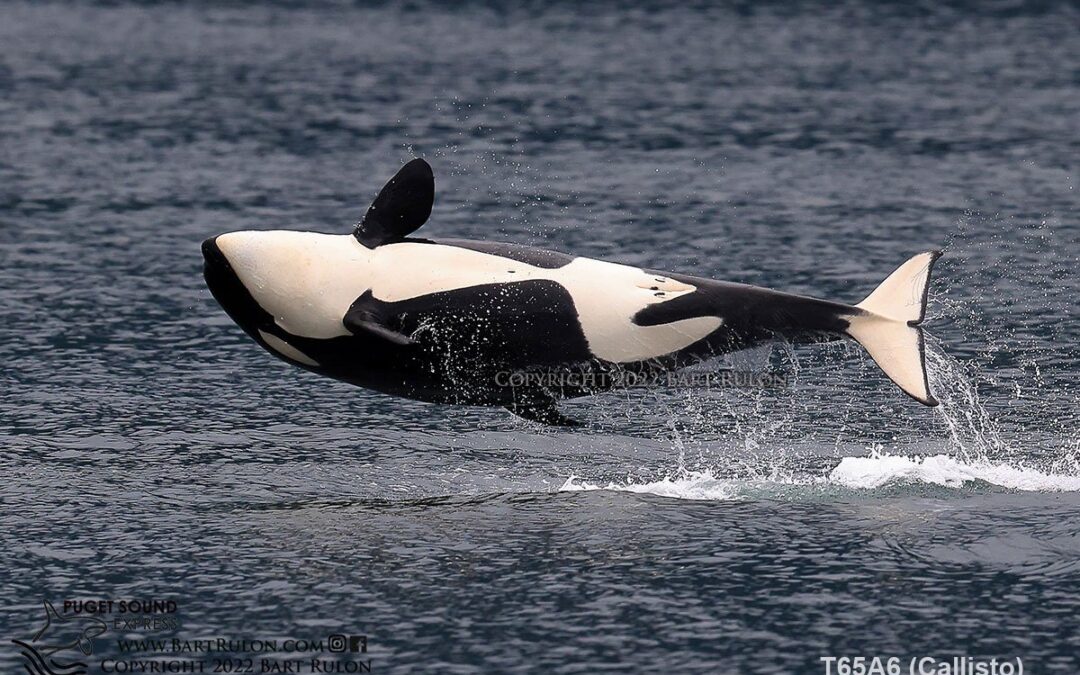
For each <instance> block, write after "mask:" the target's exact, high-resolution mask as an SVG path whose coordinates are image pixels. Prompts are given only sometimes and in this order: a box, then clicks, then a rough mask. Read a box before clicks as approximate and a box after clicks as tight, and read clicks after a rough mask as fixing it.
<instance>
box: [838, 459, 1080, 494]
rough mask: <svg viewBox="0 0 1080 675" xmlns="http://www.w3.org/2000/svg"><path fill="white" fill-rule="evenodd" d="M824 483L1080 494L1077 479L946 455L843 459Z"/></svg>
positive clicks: (877, 486)
mask: <svg viewBox="0 0 1080 675" xmlns="http://www.w3.org/2000/svg"><path fill="white" fill-rule="evenodd" d="M828 481H829V482H830V483H834V484H837V485H842V486H844V487H848V488H855V489H863V490H866V489H871V490H872V489H874V488H879V487H882V486H885V485H891V484H892V485H895V484H898V483H906V484H912V483H924V484H931V485H942V486H945V487H950V488H959V487H963V486H964V485H965V484H972V483H977V482H979V481H981V482H984V483H988V484H990V485H995V486H998V487H1002V488H1006V489H1010V490H1022V491H1032V492H1076V491H1080V476H1071V475H1062V474H1054V473H1043V472H1042V471H1039V470H1037V469H1032V468H1026V467H1019V466H1011V465H1009V464H1005V463H998V464H995V463H992V462H990V461H987V460H976V461H971V462H965V461H963V460H959V459H956V458H954V457H948V456H946V455H933V456H930V457H908V456H905V455H886V454H879V453H876V452H875V453H873V454H872V455H871V456H869V457H845V458H843V459H842V460H840V464H838V465H837V466H836V468H835V469H833V470H832V471H831V472H830V473H829V477H828Z"/></svg>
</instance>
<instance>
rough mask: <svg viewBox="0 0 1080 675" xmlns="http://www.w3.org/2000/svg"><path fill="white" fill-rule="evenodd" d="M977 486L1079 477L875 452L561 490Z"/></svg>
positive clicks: (723, 497)
mask: <svg viewBox="0 0 1080 675" xmlns="http://www.w3.org/2000/svg"><path fill="white" fill-rule="evenodd" d="M980 484H983V485H989V486H993V487H997V488H1002V489H1006V490H1018V491H1024V492H1080V476H1078V475H1069V474H1055V473H1046V472H1043V471H1039V470H1038V469H1034V468H1028V467H1023V466H1012V465H1010V464H1005V463H997V464H995V463H992V462H989V461H985V460H982V461H972V462H965V461H962V460H959V459H956V458H953V457H948V456H946V455H932V456H928V457H919V456H907V455H888V454H883V453H878V452H875V453H873V454H871V455H870V456H869V457H844V458H842V459H841V460H840V463H839V464H837V465H836V467H835V468H833V469H832V471H830V472H829V473H828V474H827V475H826V476H802V477H799V476H787V477H772V478H769V479H767V480H765V479H759V478H753V479H733V478H718V477H717V476H716V475H715V474H714V473H713V472H712V471H709V470H706V471H687V470H679V471H678V472H676V473H675V474H674V475H670V476H664V477H663V478H661V479H660V480H656V481H642V482H635V481H630V480H628V481H626V482H624V483H618V482H608V483H594V482H589V481H586V480H583V479H580V478H577V477H575V476H571V477H569V478H567V479H566V482H564V483H563V485H562V487H560V488H559V491H560V492H579V491H588V490H609V491H616V492H633V493H637V494H652V495H657V496H661V497H672V498H675V499H692V500H706V501H730V500H739V499H749V498H770V497H772V498H776V497H786V498H791V497H792V496H797V495H798V494H799V493H800V492H801V493H803V494H805V495H806V496H813V495H814V494H820V493H821V491H822V490H828V489H829V488H843V489H848V490H856V491H860V492H871V491H873V490H878V489H881V488H885V487H889V488H892V487H896V486H903V485H909V486H910V485H937V486H942V487H946V488H953V489H960V488H963V487H972V486H978V485H980ZM800 488H801V489H800ZM793 493H794V494H793ZM890 494H891V492H890Z"/></svg>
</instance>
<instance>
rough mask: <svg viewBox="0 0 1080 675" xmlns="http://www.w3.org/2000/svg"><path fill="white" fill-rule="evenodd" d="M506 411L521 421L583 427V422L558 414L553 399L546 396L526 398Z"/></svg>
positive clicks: (511, 405) (553, 425) (507, 407)
mask: <svg viewBox="0 0 1080 675" xmlns="http://www.w3.org/2000/svg"><path fill="white" fill-rule="evenodd" d="M506 409H507V410H509V411H510V412H512V413H514V414H515V415H517V416H518V417H520V418H521V419H524V420H529V421H530V422H537V423H539V424H546V425H548V426H552V427H581V426H584V423H583V422H581V421H579V420H576V419H573V418H572V417H567V416H566V415H564V414H562V413H561V412H559V409H558V407H557V406H556V401H555V399H554V398H552V397H551V396H548V395H546V394H543V395H539V394H538V395H530V396H526V397H524V398H523V399H522V400H520V401H516V402H514V403H512V404H510V405H508V406H506Z"/></svg>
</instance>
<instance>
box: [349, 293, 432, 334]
mask: <svg viewBox="0 0 1080 675" xmlns="http://www.w3.org/2000/svg"><path fill="white" fill-rule="evenodd" d="M341 322H342V323H343V324H345V328H346V329H348V330H349V331H350V332H352V333H353V334H354V335H359V334H361V333H367V334H369V335H374V336H375V337H378V338H381V339H383V340H386V341H388V342H392V343H394V344H396V345H401V346H406V345H412V344H416V340H413V339H412V338H411V337H409V336H408V335H405V334H404V333H402V332H400V331H396V330H394V329H393V328H391V327H390V326H388V325H387V321H386V318H385V317H384V316H383V315H382V313H380V312H379V311H378V301H377V300H375V299H374V297H373V296H372V294H371V291H368V292H367V293H364V294H363V295H361V296H360V297H359V298H357V300H356V302H354V303H353V304H352V306H351V307H349V311H348V312H345V316H344V317H343V318H342V319H341Z"/></svg>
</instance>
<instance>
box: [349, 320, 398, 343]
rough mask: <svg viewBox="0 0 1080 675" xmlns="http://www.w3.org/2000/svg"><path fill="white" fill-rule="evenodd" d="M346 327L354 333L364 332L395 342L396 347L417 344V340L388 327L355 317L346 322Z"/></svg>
mask: <svg viewBox="0 0 1080 675" xmlns="http://www.w3.org/2000/svg"><path fill="white" fill-rule="evenodd" d="M345 327H346V328H348V329H349V330H350V331H352V332H353V333H357V332H360V331H364V332H367V333H371V334H372V335H375V336H376V337H380V338H382V339H383V340H387V341H389V342H393V343H394V344H396V345H401V346H406V345H412V344H416V340H413V339H412V338H411V337H409V336H408V335H405V334H404V333H399V332H397V331H396V330H391V329H389V328H387V327H386V326H384V325H382V324H381V323H378V322H377V321H371V320H369V319H362V318H356V317H353V318H352V319H351V320H348V321H346V322H345Z"/></svg>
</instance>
